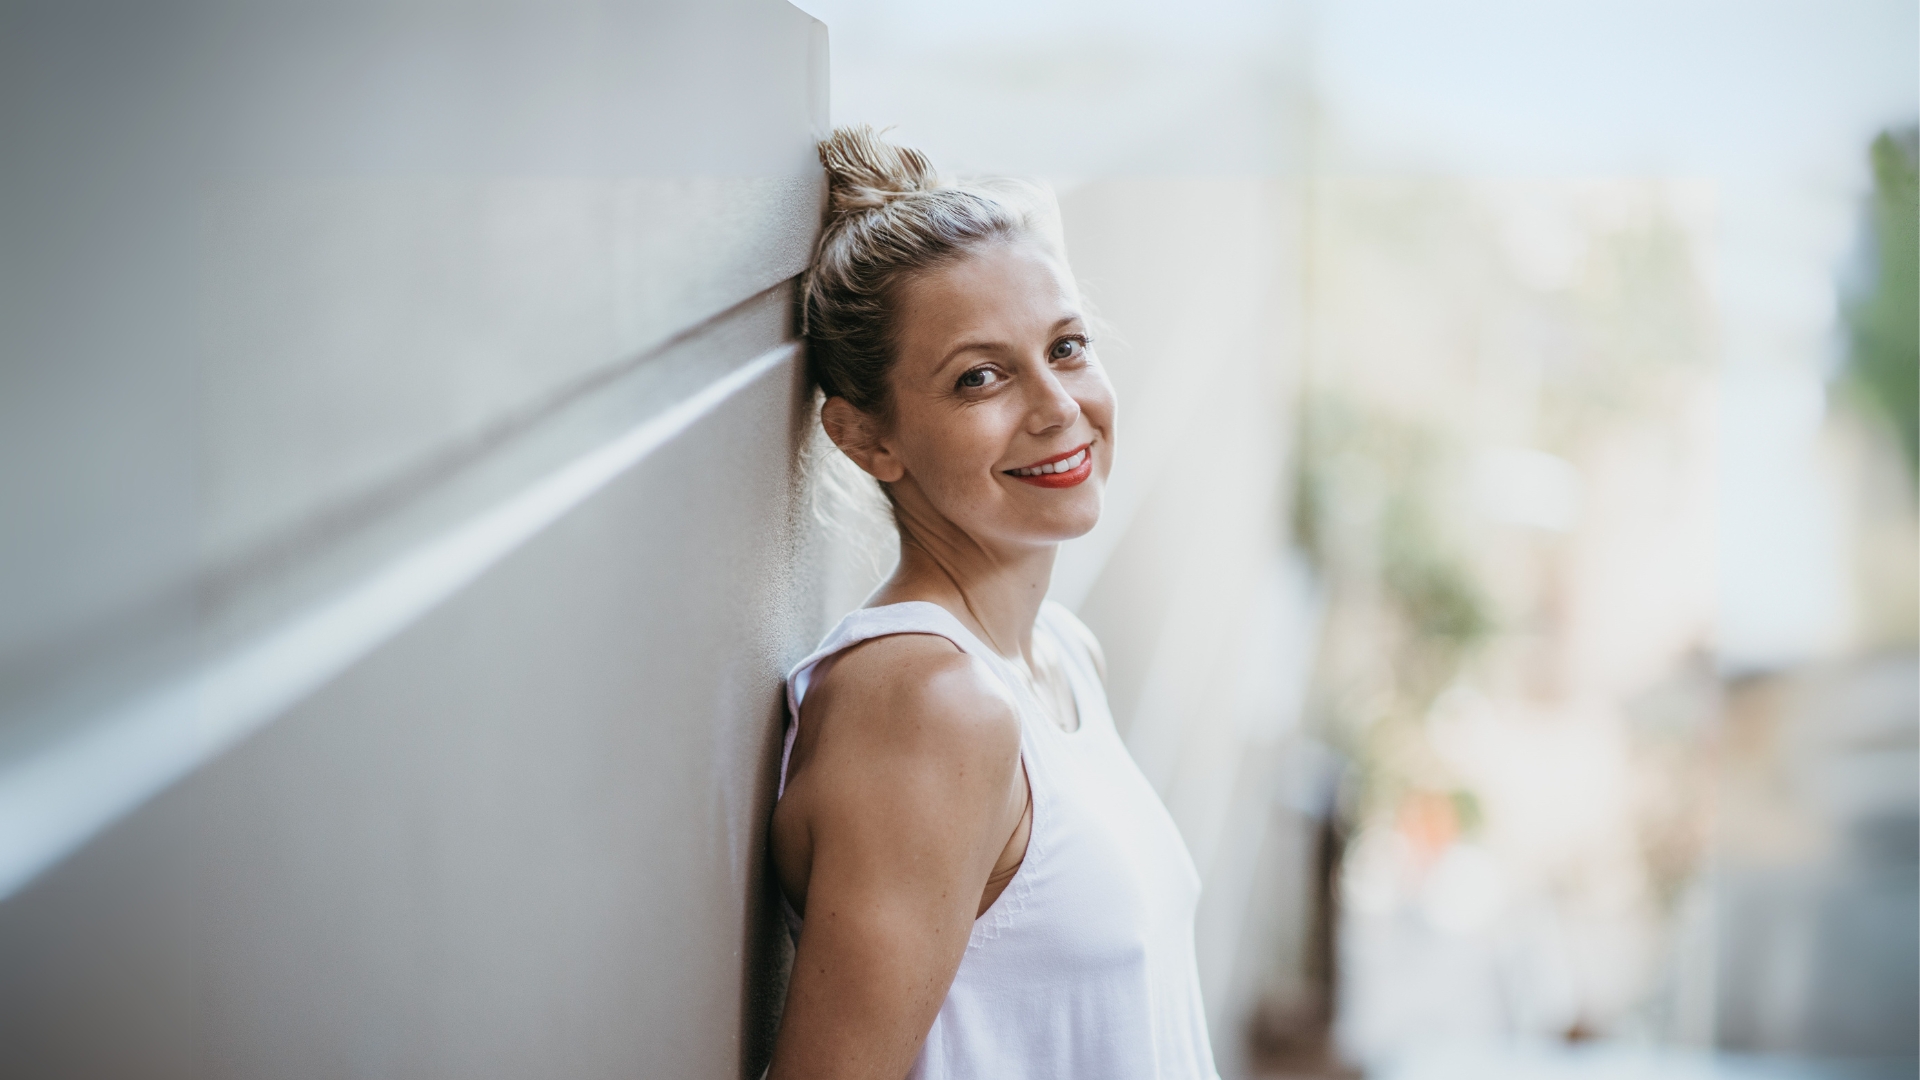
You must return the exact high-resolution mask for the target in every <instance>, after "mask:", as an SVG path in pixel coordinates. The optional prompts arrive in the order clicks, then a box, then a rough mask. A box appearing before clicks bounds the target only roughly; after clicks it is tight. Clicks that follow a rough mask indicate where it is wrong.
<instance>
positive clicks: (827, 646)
mask: <svg viewBox="0 0 1920 1080" xmlns="http://www.w3.org/2000/svg"><path fill="white" fill-rule="evenodd" d="M893 634H932V635H934V636H935V637H943V638H946V639H947V640H948V641H951V642H953V644H954V645H955V647H957V648H958V649H960V651H962V652H964V653H967V654H968V655H970V656H975V657H978V658H980V659H982V660H984V661H986V662H987V666H988V667H989V668H991V669H993V671H994V673H995V674H997V675H999V676H1000V677H1001V678H1002V679H1003V680H1004V679H1005V678H1006V675H1005V673H1004V672H1002V671H1001V664H1002V663H1003V661H1002V660H1001V659H1000V657H999V656H997V655H995V654H994V652H993V650H992V649H989V648H987V646H986V645H985V644H984V643H983V642H981V640H980V639H979V638H978V637H976V636H974V634H973V632H972V631H970V630H968V629H967V628H966V626H965V625H964V624H962V623H961V622H960V620H959V619H957V618H955V617H954V615H953V613H952V612H950V611H948V610H947V609H946V608H943V607H941V606H940V605H939V604H935V603H931V602H929V601H926V600H908V601H905V602H902V603H898V604H886V605H883V606H881V607H871V608H858V609H856V610H854V611H851V612H849V613H848V614H847V617H846V618H844V619H841V620H840V623H839V625H837V626H835V627H834V628H833V630H832V632H831V633H829V634H827V636H826V637H825V638H824V639H822V640H821V642H820V646H819V647H818V648H816V649H814V650H813V652H811V653H809V654H808V655H807V658H806V659H804V660H802V661H800V662H799V663H798V664H795V665H794V666H793V670H792V671H791V672H788V673H787V731H786V738H785V740H784V741H783V743H782V745H781V748H780V785H779V788H778V790H777V793H776V794H775V798H778V797H779V796H780V795H784V794H785V793H786V790H787V763H788V760H789V759H791V758H792V756H793V741H794V738H795V737H796V736H797V735H799V733H800V703H801V702H802V701H804V700H805V699H806V696H807V689H808V687H810V686H811V685H812V683H813V676H814V674H815V672H816V671H817V670H818V669H819V666H820V664H821V663H822V662H824V661H826V660H827V659H829V658H830V657H832V656H834V655H835V654H836V653H840V652H844V651H845V650H847V649H851V648H853V647H854V646H855V645H858V644H860V643H861V642H863V641H871V640H873V639H874V638H878V637H888V636H890V635H893Z"/></svg>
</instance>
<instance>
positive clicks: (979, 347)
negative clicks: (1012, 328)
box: [933, 341, 1008, 375]
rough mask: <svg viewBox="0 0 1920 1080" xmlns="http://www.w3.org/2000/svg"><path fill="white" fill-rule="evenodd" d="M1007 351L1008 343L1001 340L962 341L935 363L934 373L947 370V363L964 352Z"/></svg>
mask: <svg viewBox="0 0 1920 1080" xmlns="http://www.w3.org/2000/svg"><path fill="white" fill-rule="evenodd" d="M1007 351H1008V349H1007V345H1006V343H1005V342H1000V341H963V342H961V343H960V344H958V345H955V346H954V347H953V348H951V349H948V350H947V355H945V356H943V357H941V358H940V362H939V363H938V364H936V365H934V368H933V373H934V374H935V375H938V374H940V373H941V372H942V371H945V370H946V368H947V365H948V364H951V363H953V359H954V357H956V356H959V355H960V354H962V353H970V352H1007Z"/></svg>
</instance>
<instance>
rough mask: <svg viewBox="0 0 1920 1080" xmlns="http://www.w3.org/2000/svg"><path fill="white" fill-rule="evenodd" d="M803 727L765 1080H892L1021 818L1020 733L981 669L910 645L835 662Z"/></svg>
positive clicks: (940, 650) (873, 646) (921, 1030)
mask: <svg viewBox="0 0 1920 1080" xmlns="http://www.w3.org/2000/svg"><path fill="white" fill-rule="evenodd" d="M801 722H802V729H803V730H805V729H806V728H807V726H808V725H814V727H813V733H814V741H813V745H812V746H811V748H810V752H809V753H808V754H807V755H806V764H805V768H804V771H803V774H802V776H801V779H800V780H799V781H798V782H799V783H800V784H802V785H804V796H803V797H804V799H805V802H804V806H805V808H806V809H805V821H806V826H807V833H808V837H809V839H810V840H811V848H812V861H811V867H810V869H809V870H808V872H807V875H806V913H805V925H804V928H803V929H802V931H801V933H800V942H799V948H798V952H797V954H796V955H795V957H794V963H793V977H792V982H791V983H790V984H789V986H788V989H787V1005H786V1011H785V1013H784V1014H783V1016H782V1018H781V1023H780V1034H779V1037H778V1039H777V1040H776V1042H775V1044H774V1052H773V1064H772V1067H771V1068H770V1069H769V1070H768V1073H767V1076H768V1080H814V1078H828V1077H831V1078H834V1080H865V1078H873V1080H900V1077H902V1076H904V1075H905V1074H906V1072H907V1070H908V1069H909V1068H910V1067H912V1064H913V1059H914V1057H915V1055H916V1054H918V1053H919V1050H920V1044H921V1042H922V1041H924V1040H925V1039H926V1035H927V1029H928V1028H929V1027H930V1026H932V1024H933V1018H934V1016H935V1014H937V1013H938V1012H939V1011H940V1005H941V1003H942V1002H943V1001H945V999H946V995H947V988H948V987H949V986H950V985H951V984H952V982H953V976H954V972H955V971H956V970H957V969H958V968H959V966H960V958H961V956H962V954H963V953H964V952H965V951H966V945H967V938H968V935H969V934H970V933H971V932H972V929H973V921H974V916H975V914H976V913H977V911H978V906H979V903H980V896H981V890H982V888H983V887H984V886H985V884H986V881H987V878H988V876H989V875H990V874H991V873H992V871H993V866H994V861H995V859H996V858H998V857H999V855H1000V853H1001V850H1002V849H1003V848H1004V847H1005V845H1006V843H1007V837H1008V835H1009V833H1010V832H1011V831H1012V829H1013V827H1014V826H1016V825H1018V823H1019V821H1020V817H1021V814H1022V812H1023V810H1024V808H1025V788H1024V784H1023V781H1022V780H1021V774H1020V729H1019V721H1018V719H1017V718H1016V716H1015V713H1014V711H1013V704H1012V702H1011V701H1009V700H1008V699H1007V698H1006V696H1005V694H1004V691H1002V690H1000V689H999V685H998V683H997V681H995V680H994V679H993V677H992V676H991V675H990V674H989V673H987V672H986V671H985V670H984V668H982V667H980V666H979V662H978V661H976V660H974V659H972V658H971V657H969V656H967V655H966V654H965V653H963V652H961V651H959V650H958V649H957V648H955V647H954V646H953V645H952V644H951V643H950V642H947V641H946V640H945V639H942V638H936V637H931V636H928V635H919V634H916V635H898V636H894V637H887V638H881V639H878V640H876V641H873V642H870V643H868V644H866V645H863V646H860V647H858V648H856V649H854V650H851V651H849V652H848V653H846V654H843V655H842V656H841V657H840V658H839V659H838V661H837V662H836V663H835V664H834V665H833V667H832V668H831V669H830V670H829V671H828V672H827V673H826V675H825V676H823V678H822V679H821V681H820V682H819V683H818V684H816V685H815V686H814V687H813V689H812V690H811V691H810V692H809V694H808V696H807V701H806V705H805V706H804V708H803V713H802V717H801ZM793 794H794V792H793V791H792V789H791V788H789V797H791V796H792V795H793Z"/></svg>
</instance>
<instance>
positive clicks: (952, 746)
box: [801, 634, 1020, 759]
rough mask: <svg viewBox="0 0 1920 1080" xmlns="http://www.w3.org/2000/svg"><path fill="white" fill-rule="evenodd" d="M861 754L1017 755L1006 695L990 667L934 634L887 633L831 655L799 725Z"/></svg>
mask: <svg viewBox="0 0 1920 1080" xmlns="http://www.w3.org/2000/svg"><path fill="white" fill-rule="evenodd" d="M809 724H811V725H813V726H814V730H815V734H816V736H817V737H819V738H823V739H831V740H833V741H835V742H849V743H858V744H860V745H861V746H862V747H863V748H865V749H870V750H875V751H892V752H895V753H904V754H910V755H914V756H926V755H931V756H932V757H934V758H938V759H948V758H953V757H956V756H957V757H960V758H976V757H981V758H986V759H1000V758H1004V757H1007V756H1009V755H1012V754H1016V753H1017V752H1018V749H1019V742H1020V727H1019V719H1018V715H1017V714H1016V713H1015V711H1014V702H1013V698H1012V696H1011V695H1010V694H1009V693H1008V692H1007V689H1006V687H1005V686H1004V685H1003V684H1002V683H1001V682H1000V680H999V679H998V678H996V677H995V676H994V674H993V672H992V670H991V669H990V668H988V667H987V665H986V664H985V663H984V662H982V661H981V660H978V659H976V658H975V657H973V656H971V655H969V654H967V653H966V652H964V651H963V650H961V649H960V647H959V646H957V645H955V644H954V643H953V642H951V641H948V640H947V639H946V638H943V637H940V636H939V635H936V634H888V635H886V636H884V637H878V638H873V639H870V640H868V641H864V642H861V643H860V644H858V645H855V646H853V647H851V648H849V649H847V650H846V651H844V652H842V653H840V654H838V655H837V656H835V657H834V660H833V663H832V664H831V665H829V666H828V667H827V669H826V671H824V672H822V673H821V675H820V676H819V677H818V678H817V680H816V681H815V683H814V684H813V685H812V686H811V687H810V688H809V690H808V692H807V697H806V701H805V703H804V704H803V705H802V706H801V728H802V731H803V732H804V731H805V730H806V728H807V726H808V725H809Z"/></svg>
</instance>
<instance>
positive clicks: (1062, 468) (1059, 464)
mask: <svg viewBox="0 0 1920 1080" xmlns="http://www.w3.org/2000/svg"><path fill="white" fill-rule="evenodd" d="M1086 460H1087V448H1085V447H1082V448H1081V449H1080V452H1079V453H1077V454H1075V455H1073V456H1072V457H1070V458H1062V459H1060V460H1059V461H1056V462H1054V463H1053V464H1051V465H1035V466H1034V467H1033V468H1031V469H1015V470H1013V475H1015V476H1045V475H1047V474H1048V473H1057V472H1072V471H1073V470H1075V469H1077V468H1079V467H1080V464H1081V463H1082V462H1084V461H1086Z"/></svg>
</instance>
